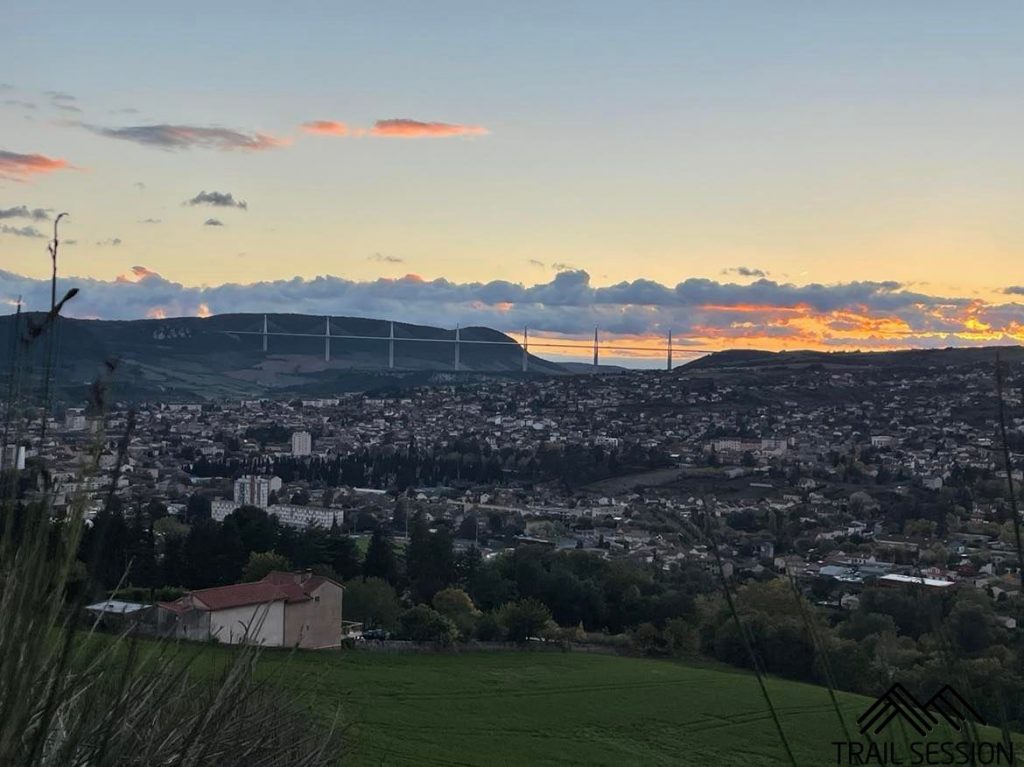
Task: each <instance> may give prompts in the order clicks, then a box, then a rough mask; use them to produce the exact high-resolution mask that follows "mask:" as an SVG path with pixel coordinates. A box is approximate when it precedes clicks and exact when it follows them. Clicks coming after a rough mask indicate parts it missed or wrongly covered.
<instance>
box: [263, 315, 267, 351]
mask: <svg viewBox="0 0 1024 767" xmlns="http://www.w3.org/2000/svg"><path fill="white" fill-rule="evenodd" d="M263 351H264V352H266V351H267V315H265V314H264V315H263Z"/></svg>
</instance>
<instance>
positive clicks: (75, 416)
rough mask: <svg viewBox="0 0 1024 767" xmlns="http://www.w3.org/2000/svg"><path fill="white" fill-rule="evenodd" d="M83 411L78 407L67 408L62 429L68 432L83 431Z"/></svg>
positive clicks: (84, 424)
mask: <svg viewBox="0 0 1024 767" xmlns="http://www.w3.org/2000/svg"><path fill="white" fill-rule="evenodd" d="M85 426H86V421H85V410H83V409H82V408H80V407H69V408H68V409H67V411H66V412H65V413H64V428H65V429H67V430H68V431H85Z"/></svg>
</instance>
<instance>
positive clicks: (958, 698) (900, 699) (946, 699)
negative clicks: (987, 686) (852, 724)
mask: <svg viewBox="0 0 1024 767" xmlns="http://www.w3.org/2000/svg"><path fill="white" fill-rule="evenodd" d="M968 716H970V718H971V719H973V720H974V721H976V722H978V723H979V724H985V720H984V719H983V718H982V717H981V715H980V714H979V713H978V712H977V711H975V709H974V707H973V706H971V704H970V703H968V702H967V701H966V700H964V698H963V696H962V695H960V693H958V692H957V691H956V690H954V689H953V688H952V687H950V686H949V685H946V686H945V687H943V688H942V689H941V690H939V691H938V692H937V693H935V695H933V696H932V697H931V698H929V699H928V701H927V702H926V703H923V704H922V703H921V702H920V701H919V700H918V699H917V698H915V697H914V696H913V694H911V693H910V692H909V691H908V690H907V688H905V687H904V686H903V685H901V684H899V683H898V682H897V683H896V684H894V685H893V686H892V687H890V688H889V689H888V690H886V692H885V694H883V695H882V696H881V697H879V698H878V699H877V700H876V701H875V702H874V703H872V704H871V705H870V706H868V708H867V710H866V711H865V712H864V713H863V714H861V715H860V716H859V717H858V718H857V725H858V727H860V733H861V735H869V734H870V735H878V734H879V733H880V732H881V731H882V730H884V729H885V728H886V727H887V726H888V725H889V723H890V722H892V720H893V719H895V718H896V717H902V719H903V721H904V722H906V723H907V724H908V725H910V726H911V727H912V728H913V729H914V730H915V731H916V732H917V734H918V735H920V736H922V737H924V736H925V735H927V734H928V733H929V732H931V731H932V730H933V729H934V728H935V727H937V726H938V725H939V722H940V717H941V718H942V719H944V720H945V721H946V723H947V724H949V725H950V726H951V727H952V728H953V729H954V730H957V731H958V732H959V731H960V730H961V729H962V728H963V725H964V724H965V723H966V722H967V721H968Z"/></svg>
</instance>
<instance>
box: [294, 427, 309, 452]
mask: <svg viewBox="0 0 1024 767" xmlns="http://www.w3.org/2000/svg"><path fill="white" fill-rule="evenodd" d="M312 452H313V436H312V435H311V434H310V433H309V432H308V431H297V432H295V433H294V434H292V455H300V456H301V455H310V454H311V453H312Z"/></svg>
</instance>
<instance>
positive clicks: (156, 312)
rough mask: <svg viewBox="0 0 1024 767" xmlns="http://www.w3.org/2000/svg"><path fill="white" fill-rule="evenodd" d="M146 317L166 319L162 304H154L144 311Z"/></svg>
mask: <svg viewBox="0 0 1024 767" xmlns="http://www.w3.org/2000/svg"><path fill="white" fill-rule="evenodd" d="M146 317H147V318H149V319H151V320H165V319H167V312H166V311H165V310H164V308H163V307H162V306H154V307H153V308H152V309H150V310H149V311H148V312H146Z"/></svg>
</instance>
